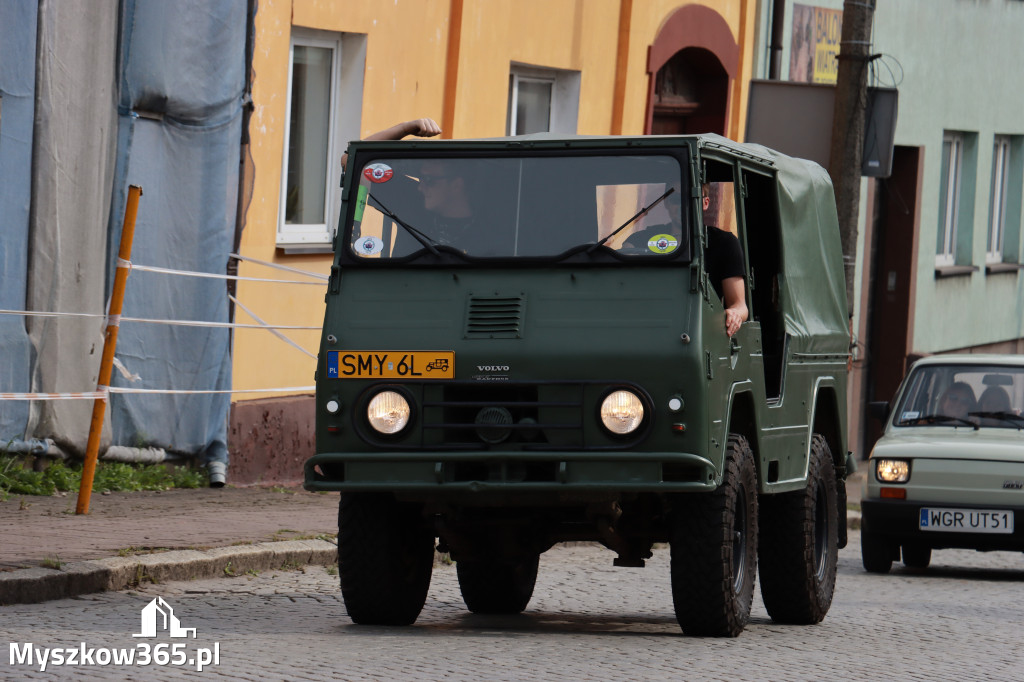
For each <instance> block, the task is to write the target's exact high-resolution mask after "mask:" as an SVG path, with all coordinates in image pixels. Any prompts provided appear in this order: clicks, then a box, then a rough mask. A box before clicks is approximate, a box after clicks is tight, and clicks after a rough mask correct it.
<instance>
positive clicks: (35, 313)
mask: <svg viewBox="0 0 1024 682" xmlns="http://www.w3.org/2000/svg"><path fill="white" fill-rule="evenodd" d="M0 315H24V316H28V317H85V318H103V319H106V320H110V324H115V320H116V321H117V322H118V323H119V322H140V323H145V324H170V325H178V326H182V327H215V328H234V329H321V327H320V326H319V325H310V326H306V325H295V324H291V325H289V324H278V325H268V324H243V323H238V322H205V321H203V320H156V319H151V318H146V317H123V316H107V315H102V314H100V313H57V312H45V311H41V310H0Z"/></svg>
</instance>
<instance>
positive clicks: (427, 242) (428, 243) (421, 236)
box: [368, 194, 441, 256]
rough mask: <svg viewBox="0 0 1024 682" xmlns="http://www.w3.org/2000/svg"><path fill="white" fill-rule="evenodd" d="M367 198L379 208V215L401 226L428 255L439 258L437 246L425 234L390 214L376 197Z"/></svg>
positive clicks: (439, 253)
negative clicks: (425, 249) (425, 248)
mask: <svg viewBox="0 0 1024 682" xmlns="http://www.w3.org/2000/svg"><path fill="white" fill-rule="evenodd" d="M368 196H369V198H371V199H373V201H374V203H376V204H377V206H379V207H380V210H381V213H383V214H384V215H386V216H387V217H389V218H391V219H392V220H393V221H395V222H396V223H397V224H399V225H401V226H402V227H403V228H404V229H405V231H406V232H408V233H409V234H411V235H412V236H413V237H415V238H416V241H418V242H419V243H420V244H423V246H425V247H427V250H428V251H430V253H432V254H434V255H435V256H440V255H441V252H440V251H438V250H437V248H436V247H435V244H437V242H435V241H434V240H433V239H431V238H430V237H428V236H427V235H426V234H424V233H423V232H420V231H419V230H417V229H416V228H415V227H413V226H412V225H410V224H409V223H407V222H405V221H404V220H402V219H401V218H399V217H398V216H397V215H395V214H394V213H392V211H391V209H389V208H388V207H387V206H385V205H384V204H382V203H381V201H380V199H378V198H377V197H375V196H373V195H372V194H370V195H368Z"/></svg>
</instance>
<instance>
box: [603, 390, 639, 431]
mask: <svg viewBox="0 0 1024 682" xmlns="http://www.w3.org/2000/svg"><path fill="white" fill-rule="evenodd" d="M643 420H644V404H643V402H641V401H640V398H639V397H637V395H636V394H635V393H632V392H631V391H615V392H613V393H610V394H609V395H608V397H607V398H605V399H604V401H603V402H602V403H601V423H602V424H604V427H605V428H606V429H608V430H609V431H611V432H612V433H614V434H617V435H620V436H621V435H625V434H627V433H632V432H633V431H636V430H637V428H638V427H639V426H640V423H641V422H642V421H643Z"/></svg>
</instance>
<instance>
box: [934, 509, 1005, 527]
mask: <svg viewBox="0 0 1024 682" xmlns="http://www.w3.org/2000/svg"><path fill="white" fill-rule="evenodd" d="M918 528H920V529H921V530H936V531H946V532H952V533H1012V532H1013V512H1012V511H1008V510H1005V509H949V508H945V507H923V508H922V509H921V516H920V517H919V520H918Z"/></svg>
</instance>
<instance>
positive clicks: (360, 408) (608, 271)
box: [305, 134, 852, 636]
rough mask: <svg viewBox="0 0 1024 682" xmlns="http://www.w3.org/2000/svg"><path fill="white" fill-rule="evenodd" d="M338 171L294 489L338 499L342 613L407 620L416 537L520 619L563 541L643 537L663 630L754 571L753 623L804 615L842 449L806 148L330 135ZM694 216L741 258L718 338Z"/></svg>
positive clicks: (636, 550)
mask: <svg viewBox="0 0 1024 682" xmlns="http://www.w3.org/2000/svg"><path fill="white" fill-rule="evenodd" d="M348 165H349V169H350V170H349V173H348V176H347V177H346V179H345V184H344V188H343V198H342V201H343V203H342V207H341V221H340V227H339V230H338V233H337V237H336V239H335V262H334V266H333V268H332V272H331V278H330V283H329V287H328V293H327V296H326V302H327V308H326V316H325V320H324V330H323V337H322V341H321V346H320V353H319V360H318V365H317V395H316V415H317V417H316V421H317V454H316V455H315V456H313V457H312V458H310V459H309V460H308V461H307V463H306V468H305V477H306V482H305V486H306V488H307V489H309V490H316V491H340V492H341V502H340V508H339V521H338V522H339V564H340V566H339V568H340V576H341V590H342V594H343V597H344V600H345V605H346V608H347V610H348V614H349V616H350V617H351V618H352V620H353V621H355V622H356V623H372V624H389V625H403V624H410V623H412V622H414V621H415V620H416V618H417V616H418V615H419V612H420V610H421V609H422V607H423V604H424V602H425V599H426V594H427V590H428V586H429V583H430V575H431V570H432V566H433V558H434V552H435V547H436V548H437V549H439V550H440V551H442V552H449V553H450V555H451V558H452V559H454V560H455V562H456V568H457V571H458V578H459V584H460V587H461V590H462V595H463V597H464V600H465V602H466V606H467V607H468V608H469V610H471V611H473V612H476V613H518V612H520V611H522V610H523V609H525V608H526V606H527V604H528V602H529V600H530V597H531V595H532V593H533V587H534V582H535V579H536V576H537V569H538V558H539V556H540V554H541V553H543V552H544V551H546V550H547V549H549V548H551V547H552V546H553V545H554V544H556V543H559V542H567V541H593V542H598V543H601V544H602V545H604V546H605V547H607V548H609V549H610V550H612V551H613V552H615V553H616V554H617V557H616V558H615V560H614V562H615V564H616V565H619V566H643V565H644V560H645V559H647V558H649V557H651V552H652V548H653V547H654V546H655V544H656V543H668V544H669V545H670V551H671V574H672V575H671V584H672V598H673V601H674V605H675V613H676V617H677V619H678V621H679V623H680V625H681V626H682V628H683V630H684V631H685V632H686V633H689V634H710V635H720V636H721V635H724V636H735V635H737V634H739V633H740V632H741V631H742V630H743V628H744V627H745V625H746V623H747V621H748V619H749V614H750V607H751V602H752V599H753V588H754V577H755V572H756V570H757V567H758V564H760V576H761V592H762V594H763V599H764V602H765V606H766V607H767V610H768V613H769V614H770V615H771V617H772V618H773V619H774V620H776V621H778V622H786V623H816V622H819V621H820V620H821V619H822V618H824V616H825V614H826V613H827V611H828V609H829V606H830V604H831V601H832V595H833V591H834V587H835V576H836V560H837V551H838V549H839V548H841V547H843V546H845V544H846V485H845V478H846V474H847V472H848V471H849V468H848V467H849V466H851V463H852V458H850V457H849V456H848V453H847V449H846V380H847V362H848V357H849V356H848V353H849V333H848V327H847V318H846V296H845V286H844V280H843V260H842V255H841V246H840V237H839V230H838V223H837V219H836V209H835V200H834V197H833V192H832V186H831V184H830V182H829V179H828V176H827V174H826V173H825V172H824V171H823V170H822V169H821V168H820V167H819V166H816V165H815V164H813V163H810V162H807V161H803V160H798V159H792V158H789V157H786V156H783V155H781V154H778V153H776V152H773V151H771V150H768V149H766V148H763V147H759V146H753V145H743V144H737V143H735V142H731V141H729V140H727V139H725V138H722V137H719V136H715V135H700V136H680V137H584V136H555V135H549V134H544V135H531V136H520V137H515V138H502V139H493V140H462V141H419V142H355V143H352V145H351V146H350V148H349V164H348ZM704 184H706V185H707V186H708V188H710V190H711V193H712V194H713V196H714V197H715V198H716V203H717V204H718V206H717V209H715V211H714V214H713V215H711V216H707V217H706V216H705V215H704V213H703V211H702V196H701V187H702V185H704ZM672 202H675V204H674V206H675V207H676V210H672V208H673V203H672ZM680 209H681V210H680ZM705 222H708V223H711V224H716V225H717V226H718V227H720V228H722V229H725V230H728V231H730V232H732V233H733V234H735V235H736V236H737V237H738V239H739V241H740V244H741V247H742V251H743V254H744V261H745V263H744V265H745V270H746V276H745V278H744V281H745V295H746V303H747V307H748V310H749V317H748V319H747V321H746V322H745V323H743V325H742V326H741V327H740V329H739V331H738V332H737V333H736V334H735V335H733V336H732V337H729V336H728V335H727V334H726V331H725V322H724V318H725V313H724V308H723V303H722V301H721V300H720V299H719V297H718V295H717V294H716V293H715V289H714V287H713V286H712V285H713V282H711V281H709V276H708V274H707V272H706V271H705V255H704V248H705V244H706V240H707V236H706V234H707V233H706V229H705ZM634 235H635V236H634Z"/></svg>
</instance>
